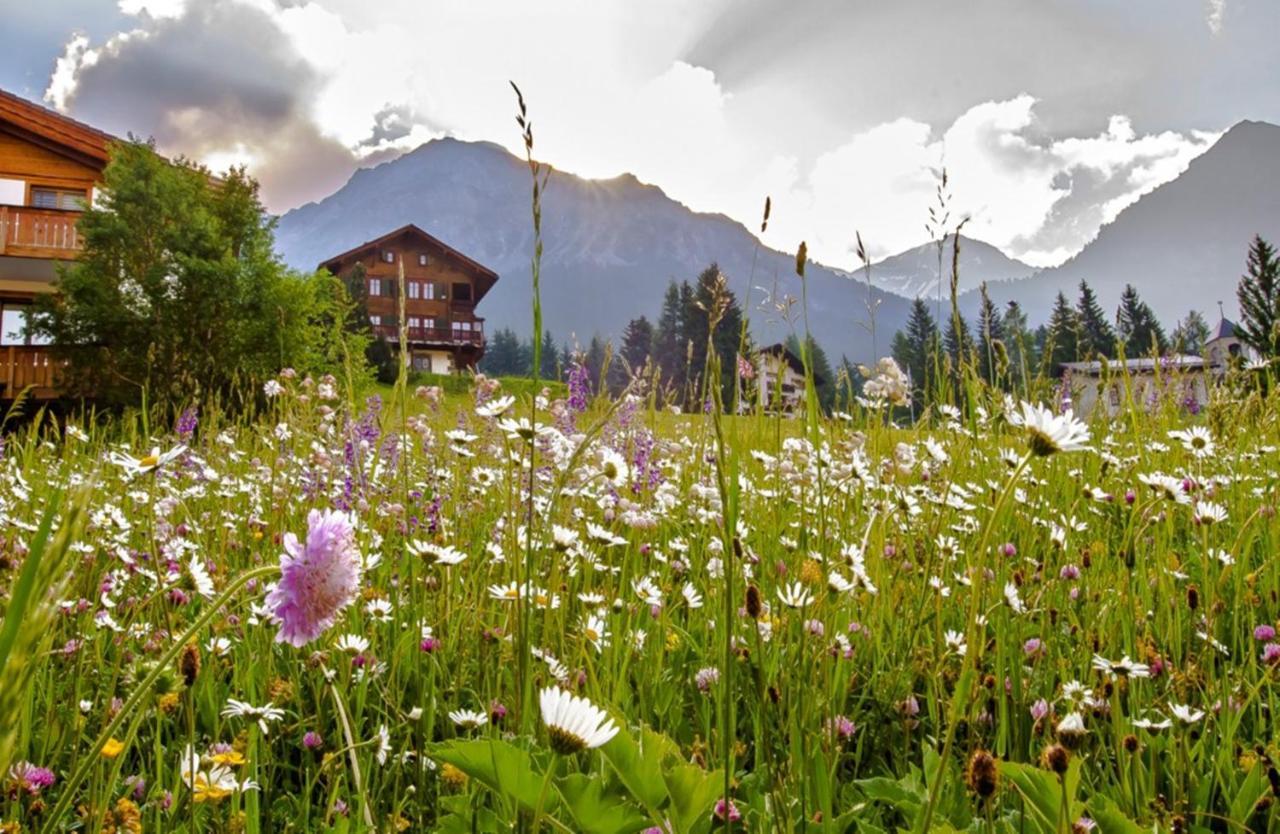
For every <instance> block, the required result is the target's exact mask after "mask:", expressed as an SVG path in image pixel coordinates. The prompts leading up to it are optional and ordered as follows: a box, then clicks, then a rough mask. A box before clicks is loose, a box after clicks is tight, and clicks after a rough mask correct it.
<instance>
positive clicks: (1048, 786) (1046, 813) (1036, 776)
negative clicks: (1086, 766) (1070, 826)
mask: <svg viewBox="0 0 1280 834" xmlns="http://www.w3.org/2000/svg"><path fill="white" fill-rule="evenodd" d="M1000 773H1001V775H1003V776H1004V777H1005V778H1006V779H1008V780H1009V781H1010V782H1011V783H1012V784H1013V785H1014V787H1015V788H1017V790H1018V792H1019V793H1021V794H1022V795H1023V797H1024V798H1025V799H1026V800H1027V804H1028V806H1029V810H1030V812H1031V813H1029V814H1028V815H1027V819H1028V820H1029V821H1030V822H1031V823H1032V824H1033V825H1034V826H1035V828H1036V830H1037V831H1041V832H1043V834H1055V832H1057V831H1058V830H1059V822H1060V821H1061V819H1062V818H1063V813H1064V811H1063V808H1062V791H1063V784H1062V783H1060V782H1059V781H1058V777H1057V776H1056V775H1054V774H1053V773H1050V772H1049V771H1047V770H1041V769H1040V768H1038V767H1033V766H1032V765H1027V764H1020V763H1018V762H1001V763H1000ZM1065 780H1066V781H1065V784H1066V795H1067V806H1068V807H1067V808H1066V809H1065V814H1066V819H1067V821H1068V822H1070V821H1073V820H1075V819H1076V817H1077V816H1078V815H1077V814H1075V813H1074V810H1075V809H1074V807H1073V806H1074V805H1075V802H1074V799H1075V792H1076V787H1077V786H1078V785H1079V783H1080V758H1079V757H1076V758H1073V759H1072V760H1071V764H1070V765H1069V766H1068V767H1067V772H1066V774H1065Z"/></svg>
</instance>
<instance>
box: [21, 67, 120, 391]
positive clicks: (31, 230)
mask: <svg viewBox="0 0 1280 834" xmlns="http://www.w3.org/2000/svg"><path fill="white" fill-rule="evenodd" d="M115 141H117V139H116V138H115V137H114V136H111V135H109V134H106V133H103V132H102V131H100V130H97V129H95V128H92V127H90V126H88V125H86V124H83V123H81V122H78V121H76V120H75V119H71V118H68V117H66V116H64V115H62V114H61V113H57V112H55V111H53V110H49V109H48V108H45V107H41V106H40V105H38V104H35V103H33V102H30V101H27V100H26V99H24V98H20V97H18V96H15V95H13V94H12V93H8V92H5V91H4V90H0V400H8V399H13V398H14V397H16V396H17V395H18V394H19V393H21V392H22V391H24V390H27V389H30V393H31V395H33V396H34V397H36V398H37V399H48V398H52V397H53V396H55V388H54V372H55V367H54V364H53V363H52V362H51V361H50V358H49V353H48V350H47V348H46V347H45V346H44V345H41V344H38V343H33V340H32V339H31V338H29V337H28V336H26V335H25V332H24V331H25V329H26V323H27V315H28V313H29V311H30V309H31V302H32V300H33V299H34V298H35V297H36V296H37V295H39V294H40V293H46V292H50V291H51V290H52V289H53V282H54V279H55V278H56V277H57V264H58V263H59V262H60V261H67V260H71V259H74V258H75V257H76V256H77V255H78V253H79V251H80V246H81V241H80V238H79V235H78V233H77V230H76V223H77V222H78V221H79V219H80V212H81V210H82V209H83V208H84V206H85V205H86V204H92V202H93V201H94V198H95V188H96V187H97V184H98V183H99V181H100V180H101V177H102V171H103V169H104V168H105V167H106V165H107V159H108V156H109V148H110V146H111V144H112V143H113V142H115Z"/></svg>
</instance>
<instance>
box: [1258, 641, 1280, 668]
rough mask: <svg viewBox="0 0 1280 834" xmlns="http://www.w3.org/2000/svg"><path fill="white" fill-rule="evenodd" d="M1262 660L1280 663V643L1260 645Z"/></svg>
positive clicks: (1269, 662)
mask: <svg viewBox="0 0 1280 834" xmlns="http://www.w3.org/2000/svg"><path fill="white" fill-rule="evenodd" d="M1262 662H1263V663H1266V664H1269V665H1275V664H1277V663H1280V643H1268V644H1267V645H1265V646H1263V647H1262Z"/></svg>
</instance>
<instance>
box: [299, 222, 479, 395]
mask: <svg viewBox="0 0 1280 834" xmlns="http://www.w3.org/2000/svg"><path fill="white" fill-rule="evenodd" d="M320 268H321V269H327V270H329V272H331V273H332V274H334V275H336V276H338V277H339V278H342V279H344V280H346V281H352V280H357V279H359V278H360V277H361V276H363V281H364V286H365V291H366V293H367V294H368V307H369V319H370V322H371V323H372V325H373V333H374V336H376V337H380V338H385V339H387V340H388V341H390V342H391V343H392V344H394V345H398V344H399V341H400V322H399V314H398V309H399V303H400V286H399V281H400V275H401V269H402V268H403V271H404V272H403V274H404V281H405V287H404V297H405V323H406V325H407V338H406V342H407V345H408V348H409V353H410V356H411V361H412V364H413V368H414V369H415V370H420V371H430V372H432V373H453V372H455V371H462V370H468V369H473V368H475V366H476V363H477V362H479V361H480V357H481V356H483V355H484V345H485V339H484V319H482V318H480V317H479V316H477V315H476V305H477V304H479V303H480V300H481V299H482V298H484V296H485V294H486V293H487V292H489V290H490V289H491V288H492V287H493V285H494V284H495V283H497V281H498V274H497V273H496V272H494V271H493V270H491V269H489V268H488V267H485V266H483V265H481V264H479V263H476V262H475V261H473V260H472V259H471V258H469V257H467V256H466V255H464V254H462V253H461V252H459V251H457V250H456V249H453V248H452V247H450V246H448V245H447V244H445V243H443V242H441V241H440V240H438V239H436V238H434V237H432V236H431V235H429V234H427V233H426V232H424V231H423V230H422V229H419V228H418V227H417V226H415V225H413V224H409V225H407V226H402V227H400V228H399V229H396V230H395V231H393V232H389V233H388V234H385V235H383V236H382V237H379V238H375V239H374V240H370V241H368V242H366V243H362V244H360V245H359V246H357V247H355V248H354V249H350V250H348V251H346V252H343V253H342V254H341V255H335V256H334V257H332V258H329V259H328V260H326V261H325V262H323V263H322V264H320Z"/></svg>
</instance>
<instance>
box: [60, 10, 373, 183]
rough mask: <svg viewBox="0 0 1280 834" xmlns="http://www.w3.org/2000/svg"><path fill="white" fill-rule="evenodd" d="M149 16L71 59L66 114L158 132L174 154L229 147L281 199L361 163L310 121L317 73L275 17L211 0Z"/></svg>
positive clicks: (203, 154)
mask: <svg viewBox="0 0 1280 834" xmlns="http://www.w3.org/2000/svg"><path fill="white" fill-rule="evenodd" d="M144 24H145V25H144V27H143V28H141V29H136V30H133V31H130V32H128V33H124V34H121V35H118V36H116V37H114V38H112V39H111V40H109V41H108V42H107V43H106V44H105V45H103V46H102V47H99V48H89V49H87V51H86V52H85V53H83V54H82V55H81V56H80V57H79V58H72V60H77V61H78V66H77V67H76V68H75V72H74V84H73V86H71V87H70V92H69V94H68V96H67V98H66V101H65V102H64V103H63V105H64V106H65V108H66V109H67V110H68V111H69V112H71V113H72V114H73V115H75V116H77V117H78V118H82V119H84V120H86V121H88V122H90V123H92V124H95V125H98V126H101V127H102V128H104V129H106V130H108V131H111V132H114V133H116V134H118V135H122V136H123V135H126V134H129V133H133V134H138V135H142V136H150V137H153V138H154V139H155V140H156V142H157V144H158V146H159V147H160V149H161V150H162V151H163V152H165V153H168V154H174V155H177V154H181V155H185V156H189V157H193V158H209V157H210V156H211V155H216V154H217V153H219V152H222V153H226V152H227V151H228V149H232V151H233V155H234V153H235V152H238V153H240V154H242V155H243V156H245V157H247V158H248V160H249V162H250V167H251V170H252V172H253V173H254V174H255V175H257V176H260V177H261V179H262V182H263V187H264V191H266V192H267V193H268V194H272V195H275V196H276V197H277V198H278V199H279V198H282V200H280V201H281V202H282V203H283V204H292V203H296V202H300V201H302V200H306V199H314V198H317V197H320V196H323V195H325V194H327V193H329V192H330V191H332V190H333V189H334V188H336V187H337V186H338V185H340V184H341V183H342V182H343V181H344V180H345V179H346V177H347V176H348V175H349V174H350V172H351V171H352V170H353V169H354V168H355V164H356V163H355V159H354V157H353V156H352V153H351V151H350V150H348V149H347V148H344V147H343V146H342V145H341V144H340V143H338V142H335V141H333V140H332V139H329V138H327V137H324V136H322V135H321V134H320V132H319V131H318V130H317V128H316V126H315V125H314V124H313V122H312V119H311V114H310V112H309V110H308V102H309V101H310V100H311V99H312V97H314V95H315V94H316V91H317V90H318V89H319V84H320V79H319V78H318V77H317V75H316V72H315V70H314V69H313V68H312V66H311V65H310V64H309V63H307V62H306V61H305V60H303V59H302V57H301V56H299V55H298V54H297V53H296V52H295V50H294V49H293V47H292V45H291V43H290V41H289V39H288V38H287V37H286V35H285V33H284V32H282V31H281V30H280V29H279V27H278V26H277V24H276V22H275V21H274V20H273V19H272V18H271V17H270V16H268V15H267V14H264V13H263V12H261V11H259V10H257V9H254V8H251V7H248V6H245V5H243V4H240V3H237V2H232V1H231V0H212V2H203V3H193V4H191V5H190V6H189V7H188V8H187V10H186V12H185V13H184V14H182V15H181V16H178V17H173V18H163V19H159V20H156V19H152V18H147V19H145V20H144ZM255 162H259V163H262V164H254V163H255ZM267 163H269V164H267Z"/></svg>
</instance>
